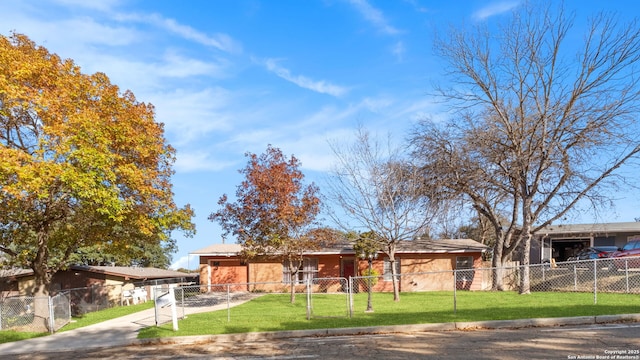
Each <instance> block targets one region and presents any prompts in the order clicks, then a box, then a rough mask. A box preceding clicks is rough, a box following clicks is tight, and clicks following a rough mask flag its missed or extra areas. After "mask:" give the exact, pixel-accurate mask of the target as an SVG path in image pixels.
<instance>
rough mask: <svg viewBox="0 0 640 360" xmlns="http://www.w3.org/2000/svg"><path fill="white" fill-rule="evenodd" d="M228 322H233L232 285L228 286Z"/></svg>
mask: <svg viewBox="0 0 640 360" xmlns="http://www.w3.org/2000/svg"><path fill="white" fill-rule="evenodd" d="M227 322H231V284H227Z"/></svg>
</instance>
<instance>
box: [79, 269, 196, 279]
mask: <svg viewBox="0 0 640 360" xmlns="http://www.w3.org/2000/svg"><path fill="white" fill-rule="evenodd" d="M70 268H71V270H74V271H88V272H93V273H99V274H106V275H114V276H124V277H128V278H130V279H139V280H143V279H167V278H179V277H195V276H197V274H188V273H183V272H180V271H173V270H165V269H158V268H151V267H149V268H147V267H130V266H84V265H73V266H71V267H70Z"/></svg>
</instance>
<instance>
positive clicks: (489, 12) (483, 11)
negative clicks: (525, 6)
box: [471, 1, 520, 21]
mask: <svg viewBox="0 0 640 360" xmlns="http://www.w3.org/2000/svg"><path fill="white" fill-rule="evenodd" d="M518 5H520V1H501V2H495V3H491V4H489V5H487V6H485V7H483V8H480V9H479V10H476V11H475V12H474V13H473V14H472V15H471V17H472V18H473V19H474V20H479V21H482V20H486V19H487V18H490V17H492V16H495V15H500V14H503V13H505V12H507V11H510V10H511V9H513V8H515V7H516V6H518Z"/></svg>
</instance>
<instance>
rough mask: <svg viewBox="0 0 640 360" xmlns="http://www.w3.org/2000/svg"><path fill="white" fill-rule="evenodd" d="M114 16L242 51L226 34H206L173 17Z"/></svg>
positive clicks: (183, 36)
mask: <svg viewBox="0 0 640 360" xmlns="http://www.w3.org/2000/svg"><path fill="white" fill-rule="evenodd" d="M114 18H115V19H117V20H119V21H124V22H141V23H147V24H151V25H154V26H157V27H159V28H161V29H162V30H165V31H167V32H170V33H173V34H175V35H178V36H180V37H182V38H183V39H186V40H190V41H193V42H195V43H198V44H200V45H204V46H210V47H214V48H216V49H218V50H221V51H224V52H227V53H231V54H238V53H241V52H242V46H241V45H240V44H239V43H238V42H237V41H235V40H234V39H233V38H232V37H231V36H229V35H227V34H222V33H216V34H213V35H208V34H205V33H203V32H201V31H198V30H196V29H194V28H192V27H191V26H187V25H183V24H180V23H178V22H177V21H175V20H174V19H170V18H166V17H163V16H160V15H158V14H151V15H139V14H118V15H114Z"/></svg>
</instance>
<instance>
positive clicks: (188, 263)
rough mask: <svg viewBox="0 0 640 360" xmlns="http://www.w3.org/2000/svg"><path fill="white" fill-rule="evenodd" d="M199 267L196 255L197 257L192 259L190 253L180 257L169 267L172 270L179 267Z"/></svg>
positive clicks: (189, 268) (192, 268)
mask: <svg viewBox="0 0 640 360" xmlns="http://www.w3.org/2000/svg"><path fill="white" fill-rule="evenodd" d="M197 268H198V260H197V257H195V259H190V256H189V255H186V256H182V257H180V258H179V259H178V260H176V261H174V262H173V264H171V265H170V266H169V269H171V270H178V269H187V270H196V269H197Z"/></svg>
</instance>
